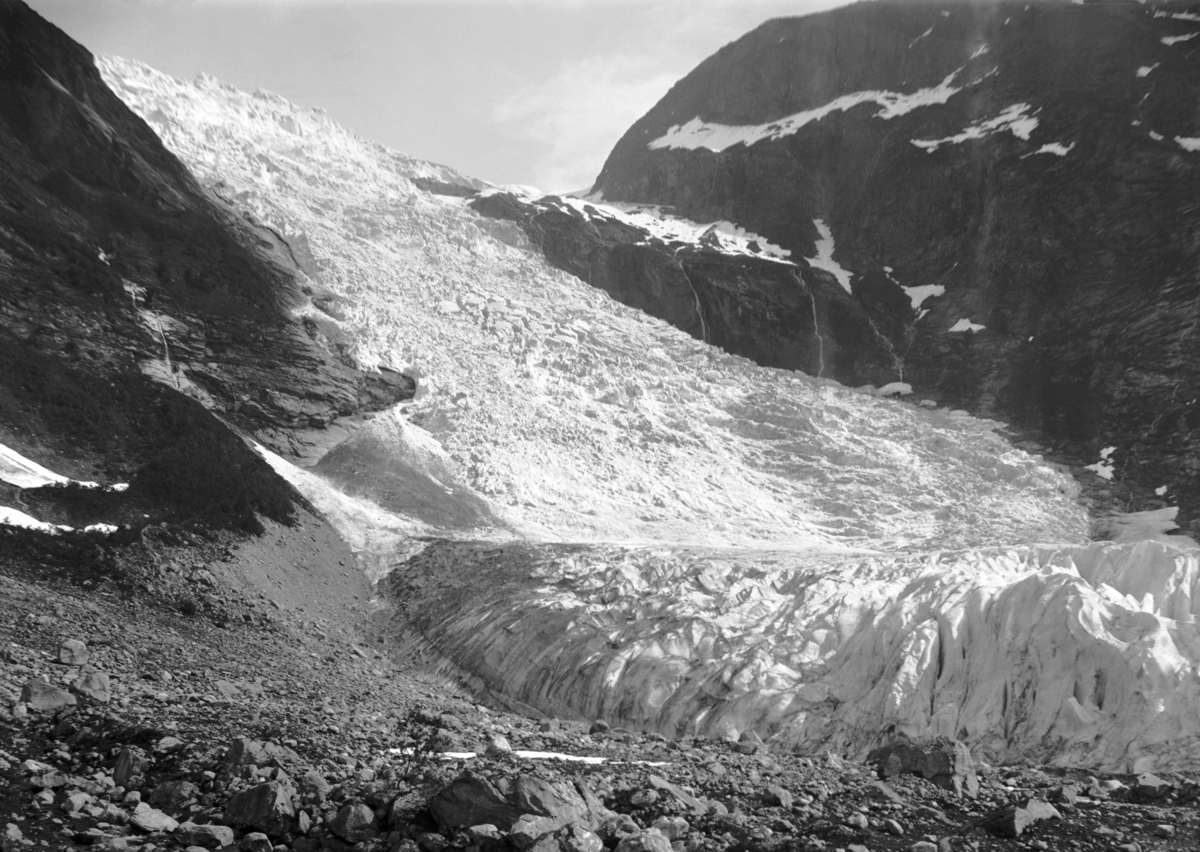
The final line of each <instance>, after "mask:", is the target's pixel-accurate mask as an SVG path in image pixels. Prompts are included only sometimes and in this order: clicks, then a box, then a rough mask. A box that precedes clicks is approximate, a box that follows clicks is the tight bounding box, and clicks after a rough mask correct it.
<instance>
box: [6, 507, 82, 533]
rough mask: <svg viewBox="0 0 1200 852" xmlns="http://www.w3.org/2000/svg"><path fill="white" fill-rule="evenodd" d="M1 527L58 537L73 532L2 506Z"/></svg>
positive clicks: (68, 528) (67, 528)
mask: <svg viewBox="0 0 1200 852" xmlns="http://www.w3.org/2000/svg"><path fill="white" fill-rule="evenodd" d="M0 526H6V527H21V528H22V529H27V530H35V531H36V532H43V533H48V534H49V535H58V534H59V533H60V532H71V528H70V527H64V526H60V525H58V524H48V523H46V522H45V521H39V520H38V519H37V518H35V517H33V516H32V515H27V514H25V513H24V512H20V511H18V510H16V509H11V508H9V507H8V506H0Z"/></svg>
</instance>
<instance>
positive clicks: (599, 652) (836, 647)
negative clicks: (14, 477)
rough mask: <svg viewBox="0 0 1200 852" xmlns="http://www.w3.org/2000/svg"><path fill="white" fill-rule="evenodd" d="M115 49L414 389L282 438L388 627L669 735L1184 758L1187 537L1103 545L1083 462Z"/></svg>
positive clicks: (456, 658)
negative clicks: (858, 381)
mask: <svg viewBox="0 0 1200 852" xmlns="http://www.w3.org/2000/svg"><path fill="white" fill-rule="evenodd" d="M98 64H99V67H100V69H101V72H102V74H103V75H104V77H105V79H106V81H107V82H108V83H109V85H111V86H112V87H113V89H114V90H115V91H116V92H117V94H118V95H120V96H121V97H122V98H124V99H125V100H126V102H127V103H128V104H129V105H130V106H131V107H132V108H133V109H134V110H135V111H137V112H139V113H140V114H141V115H142V117H143V118H145V119H146V120H147V122H149V124H150V125H151V126H152V127H153V128H154V129H155V130H156V131H157V132H158V133H159V134H160V136H161V137H162V139H163V140H164V142H165V143H166V145H167V146H168V147H169V148H170V149H171V150H173V151H174V152H175V153H176V154H177V155H178V156H179V157H180V158H181V159H182V160H183V161H184V162H185V163H187V164H188V166H189V167H190V168H191V169H192V170H193V171H194V172H195V173H196V174H197V176H198V177H199V178H200V180H201V181H202V182H203V183H204V184H205V185H207V186H210V187H211V188H213V189H214V191H215V192H217V193H218V194H220V195H221V196H223V197H224V198H226V199H227V200H228V201H229V202H231V203H232V204H234V205H235V206H236V207H237V209H239V210H240V211H242V212H244V213H246V214H248V215H252V216H253V217H255V218H257V219H258V220H260V221H261V222H263V223H264V224H267V225H269V226H271V227H273V228H274V229H275V230H276V231H278V232H279V233H281V234H284V235H286V236H287V237H288V239H289V241H290V243H291V244H292V247H293V249H294V251H295V252H296V253H297V255H298V257H297V260H298V261H301V262H300V266H301V268H303V269H304V270H305V271H306V272H307V274H308V275H310V276H311V277H312V279H313V280H312V281H310V282H309V283H311V284H312V285H313V287H312V290H313V298H312V303H311V304H309V305H304V306H301V307H300V308H298V313H299V315H303V316H304V317H305V318H306V323H308V324H309V326H310V328H311V329H312V330H313V333H314V334H320V335H323V336H324V338H325V339H326V340H327V341H328V342H329V345H330V348H331V349H332V348H335V347H336V348H340V349H343V350H344V351H345V352H346V353H347V354H349V355H351V356H353V357H354V358H356V359H357V360H358V361H359V362H360V363H362V364H364V365H367V366H387V367H391V368H394V369H397V370H401V371H403V372H405V373H407V374H408V375H410V376H412V377H413V378H415V379H416V380H417V385H418V388H417V398H416V399H415V400H414V401H413V402H412V403H411V404H407V405H404V406H401V407H400V408H399V409H396V410H394V411H391V412H388V413H387V414H385V415H383V416H380V417H378V418H376V419H375V420H372V421H370V422H368V423H366V424H364V425H362V426H361V428H360V429H359V430H358V432H357V433H356V434H355V435H354V436H353V437H352V438H350V439H349V440H348V441H347V442H346V443H345V444H343V445H341V446H340V447H338V448H337V449H335V450H334V451H332V452H331V453H329V454H328V455H327V456H326V458H324V459H322V460H321V461H320V462H318V463H317V464H316V465H315V466H314V467H312V468H311V469H309V470H301V469H299V468H297V467H295V466H294V465H292V464H291V463H290V462H289V461H288V460H286V459H283V458H280V457H278V456H276V455H273V454H272V453H270V451H269V450H268V449H264V450H263V452H264V454H265V455H267V456H268V458H269V459H270V460H271V462H272V464H273V465H275V467H276V469H277V470H279V471H280V472H281V473H283V474H284V475H286V476H287V477H288V478H289V479H290V480H291V481H292V482H294V483H295V484H296V485H297V487H299V488H300V489H301V491H302V492H303V493H305V494H306V495H307V496H309V498H310V499H312V500H313V502H314V504H315V505H317V506H318V507H320V508H321V509H322V511H325V512H326V513H327V514H328V515H329V516H330V518H331V520H333V522H334V523H335V524H337V525H338V526H339V528H340V529H341V531H342V532H343V533H344V534H345V535H346V537H347V540H349V541H351V542H352V543H353V544H354V545H355V546H356V547H357V548H358V549H359V550H360V552H361V553H362V555H363V557H364V567H365V568H366V569H367V570H369V571H371V572H372V573H385V572H387V571H389V570H390V571H391V573H390V575H389V576H388V577H387V579H386V580H385V581H384V584H385V585H384V586H382V587H381V588H387V589H388V590H389V591H390V593H391V597H392V599H393V601H394V602H395V605H396V607H397V608H398V612H400V614H401V615H402V616H403V618H402V619H400V620H398V622H397V625H396V632H397V639H398V641H403V642H407V643H408V646H409V647H411V648H412V649H415V650H416V651H419V652H420V653H421V654H424V655H426V656H427V658H428V659H429V661H430V662H431V663H433V664H435V665H439V666H443V667H445V668H446V670H447V671H452V672H453V673H454V674H455V675H456V676H458V677H461V678H463V679H464V680H465V681H467V682H468V683H470V684H472V685H473V686H474V687H475V688H477V689H479V690H480V691H481V692H489V693H491V694H492V695H494V696H495V697H496V699H497V700H501V701H505V702H509V703H511V704H513V705H514V706H527V707H531V708H534V709H539V710H542V711H545V712H555V713H562V714H569V715H576V716H580V715H581V716H599V715H603V716H606V717H608V718H609V719H610V720H613V721H616V720H619V721H621V722H625V723H628V724H632V725H638V726H646V727H655V728H659V729H662V730H664V731H672V732H673V731H678V730H702V731H706V732H711V733H716V734H722V735H729V734H732V733H734V732H738V731H742V730H745V729H747V728H754V729H756V730H758V731H759V732H760V733H762V734H763V735H764V736H766V735H770V736H774V737H775V738H777V739H778V740H780V741H781V742H785V743H790V744H793V745H796V746H798V747H802V748H806V749H817V748H826V747H835V748H838V749H844V750H848V751H853V752H862V751H863V750H864V749H866V748H867V747H868V746H869V745H871V744H872V743H873V742H874V741H875V740H876V739H877V738H878V737H879V736H880V735H881V734H882V733H883V732H884V731H885V730H887V729H888V728H889V727H891V726H895V727H896V728H898V729H901V730H905V731H909V732H913V733H922V732H936V733H946V734H950V735H955V736H960V737H963V738H965V739H966V740H967V741H968V742H969V743H970V744H971V745H972V746H973V747H975V748H977V749H980V750H981V751H982V752H983V754H984V755H986V756H988V757H990V758H992V759H1012V758H1014V757H1019V756H1025V755H1029V756H1035V757H1038V758H1040V759H1053V760H1057V761H1060V762H1063V763H1075V764H1082V765H1092V766H1105V767H1122V768H1123V767H1124V766H1125V765H1126V763H1128V762H1129V761H1132V760H1134V759H1138V758H1145V759H1146V760H1143V761H1142V762H1141V763H1140V764H1139V765H1146V763H1147V760H1148V761H1149V762H1151V763H1152V762H1154V761H1155V760H1157V761H1158V763H1159V765H1161V766H1176V765H1179V766H1182V765H1184V764H1188V763H1191V764H1192V765H1195V763H1196V761H1197V758H1198V757H1200V755H1198V754H1197V750H1196V742H1195V736H1196V732H1197V730H1200V718H1198V717H1197V712H1196V711H1195V709H1194V708H1195V707H1197V706H1200V703H1198V702H1197V698H1200V696H1197V695H1196V684H1197V683H1198V682H1200V681H1198V679H1197V678H1198V672H1200V668H1198V665H1200V658H1198V655H1200V650H1198V649H1197V640H1196V636H1195V630H1194V612H1195V609H1194V605H1193V601H1194V600H1195V598H1196V589H1195V585H1196V573H1197V567H1196V559H1197V556H1196V553H1197V551H1196V550H1195V549H1192V550H1184V549H1181V548H1180V547H1179V546H1177V545H1176V544H1173V543H1171V542H1170V541H1168V540H1163V541H1144V542H1140V543H1126V542H1122V543H1119V544H1117V543H1102V544H1092V545H1086V544H1084V543H1083V542H1084V541H1085V535H1086V528H1087V519H1086V514H1085V512H1084V510H1083V508H1082V507H1081V506H1080V505H1079V503H1078V501H1077V500H1076V494H1077V489H1076V487H1075V485H1074V483H1073V482H1072V481H1071V479H1070V478H1069V477H1068V476H1067V475H1066V474H1064V473H1063V472H1061V471H1059V470H1056V469H1055V468H1053V467H1051V466H1049V465H1046V464H1044V463H1043V462H1042V461H1041V460H1040V459H1038V458H1036V457H1032V456H1029V455H1028V454H1026V453H1023V452H1021V451H1019V450H1016V449H1014V448H1013V447H1012V446H1011V445H1010V444H1008V443H1007V442H1006V441H1005V440H1003V439H1002V438H1001V437H1000V436H998V435H997V434H996V433H995V431H994V425H995V424H990V423H987V422H983V421H979V420H975V419H973V418H970V417H967V416H965V415H963V414H961V413H960V412H946V411H926V410H921V409H917V408H914V407H912V406H908V405H905V404H903V403H900V402H896V401H891V400H883V399H878V398H875V397H872V396H869V395H867V394H864V393H858V392H854V391H851V390H849V389H847V388H844V387H841V386H840V385H837V384H835V383H833V382H830V381H826V380H818V379H813V378H811V377H808V376H804V375H801V374H792V373H787V372H783V371H778V370H768V369H762V368H759V367H756V366H754V365H753V364H751V363H750V362H748V361H746V360H745V359H741V358H737V357H733V356H730V355H727V354H726V353H724V352H722V351H720V350H717V349H714V348H713V347H711V346H707V345H705V344H703V343H701V342H699V341H696V340H693V339H692V338H690V337H688V336H687V335H686V334H684V333H682V332H680V331H678V330H676V329H674V328H671V327H669V326H667V325H665V324H664V323H662V322H660V321H658V320H655V319H653V318H650V317H647V316H645V315H642V314H640V313H638V312H637V311H634V310H632V309H629V308H626V307H624V306H622V305H620V304H617V303H616V302H613V301H612V300H611V299H609V298H608V296H607V295H606V294H604V293H602V292H600V291H597V290H595V289H592V288H590V287H588V286H587V285H586V284H583V283H582V282H580V281H578V280H576V279H574V278H572V277H570V276H567V275H565V274H563V273H560V272H558V271H556V270H554V269H552V268H551V267H549V265H548V264H546V263H545V262H544V260H543V259H542V258H541V257H540V256H539V255H537V254H535V253H532V252H530V251H529V250H528V242H527V241H525V240H523V238H522V235H521V234H520V233H518V232H517V231H516V230H515V229H513V228H512V227H511V225H510V223H504V222H497V221H493V220H487V219H484V218H482V217H480V216H478V215H476V214H475V213H474V212H473V211H472V210H471V209H470V208H469V207H467V206H466V205H465V204H464V203H463V202H462V199H461V198H457V197H446V196H439V195H435V194H432V193H431V192H427V191H425V190H423V189H421V188H420V187H421V186H425V187H433V188H434V189H437V188H439V187H442V188H444V187H446V186H449V185H457V186H460V187H476V188H478V187H479V186H481V183H480V182H479V181H475V180H473V179H471V178H468V177H466V176H464V175H461V174H459V173H457V172H455V171H454V170H453V169H448V168H446V167H442V166H437V165H434V164H430V163H425V162H423V161H420V160H415V159H413V158H409V157H406V156H404V155H402V154H398V153H396V152H393V151H389V150H388V149H386V148H383V147H382V146H379V145H374V144H371V143H368V142H365V141H363V140H361V139H359V138H358V137H356V136H354V135H353V134H351V133H349V132H347V131H346V130H344V129H343V128H340V127H339V126H338V125H336V124H335V123H334V122H332V121H331V120H329V119H328V118H327V117H326V116H325V115H324V114H322V113H320V112H317V111H312V110H305V109H300V108H298V107H295V106H293V105H292V104H289V103H288V102H287V101H285V100H283V99H282V98H279V97H277V96H274V95H268V94H263V93H259V94H255V95H250V94H245V93H242V92H239V91H237V90H235V89H233V88H231V87H228V86H225V85H222V84H220V83H217V82H216V81H214V80H212V79H211V78H202V79H200V80H199V81H197V83H195V84H188V83H183V82H181V81H179V80H175V79H173V78H171V77H168V76H166V75H163V74H160V73H158V72H156V71H154V70H152V69H150V68H147V67H146V66H144V65H141V64H139V63H136V62H130V61H127V60H121V59H116V58H112V57H106V58H102V59H100V60H99V61H98ZM180 367H181V369H182V370H183V371H184V372H185V374H186V371H187V368H188V365H186V364H182V365H180ZM1150 520H1155V522H1157V520H1156V519H1150ZM1143 525H1144V524H1143ZM430 538H433V539H435V541H434V543H432V544H426V543H425V542H427V541H428V540H429V539H430Z"/></svg>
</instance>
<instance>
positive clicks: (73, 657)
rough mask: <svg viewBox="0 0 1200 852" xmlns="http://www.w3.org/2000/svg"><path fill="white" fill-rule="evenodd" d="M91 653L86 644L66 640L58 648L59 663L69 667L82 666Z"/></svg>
mask: <svg viewBox="0 0 1200 852" xmlns="http://www.w3.org/2000/svg"><path fill="white" fill-rule="evenodd" d="M90 656H91V653H90V652H89V651H88V647H87V645H86V644H84V643H83V642H81V641H80V640H78V639H66V640H64V641H63V643H62V644H61V645H59V646H58V661H59V662H60V663H62V664H63V665H67V666H82V665H83V664H84V663H86V662H87V661H88V657H90Z"/></svg>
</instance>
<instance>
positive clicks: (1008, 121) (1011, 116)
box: [911, 104, 1038, 153]
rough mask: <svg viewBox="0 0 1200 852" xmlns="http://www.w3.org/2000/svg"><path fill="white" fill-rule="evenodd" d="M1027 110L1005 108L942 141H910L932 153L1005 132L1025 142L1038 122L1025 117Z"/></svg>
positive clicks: (1026, 107) (1016, 106)
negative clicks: (993, 116)
mask: <svg viewBox="0 0 1200 852" xmlns="http://www.w3.org/2000/svg"><path fill="white" fill-rule="evenodd" d="M1029 108H1030V107H1029V104H1013V105H1012V106H1009V107H1005V109H1004V110H1002V111H1001V112H1000V114H999V115H997V116H996V117H995V118H989V119H988V120H987V121H979V122H976V123H975V124H972V125H970V126H968V127H966V128H965V129H964V130H963V131H962V132H961V133H956V134H954V135H953V136H946V137H944V138H942V139H913V140H911V141H912V143H913V144H914V145H916V146H917V147H918V148H922V149H924V150H926V151H929V152H930V153H933V152H934V151H936V150H937V149H938V148H940V147H941V146H943V145H958V144H960V143H962V142H967V141H969V140H972V139H982V138H984V137H985V136H991V135H992V134H993V133H1003V132H1004V131H1006V130H1007V131H1009V132H1010V133H1012V135H1013V136H1016V137H1017V138H1018V139H1026V140H1027V139H1029V134H1031V133H1032V132H1033V131H1034V129H1035V128H1036V127H1037V126H1038V120H1037V119H1036V118H1034V117H1033V116H1031V115H1027V113H1028V112H1029Z"/></svg>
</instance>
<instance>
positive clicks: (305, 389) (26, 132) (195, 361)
mask: <svg viewBox="0 0 1200 852" xmlns="http://www.w3.org/2000/svg"><path fill="white" fill-rule="evenodd" d="M301 260H302V258H297V256H296V254H295V253H294V252H293V251H292V250H291V248H290V246H288V244H287V243H286V242H285V241H284V240H283V239H282V238H280V237H279V236H278V235H276V234H274V233H273V232H271V231H270V230H269V229H266V228H261V227H258V226H256V225H254V224H253V223H250V222H247V221H245V220H244V219H243V218H242V217H239V216H236V215H235V214H234V213H233V212H232V211H231V210H230V209H229V208H228V207H226V206H224V205H223V204H222V202H221V201H220V199H219V198H217V197H215V196H212V195H209V194H207V193H205V192H204V191H203V190H202V189H201V188H200V187H199V186H198V185H197V184H196V182H195V181H194V180H193V178H192V177H191V175H190V174H189V173H188V171H187V170H186V169H185V168H184V166H183V165H182V164H181V163H180V162H179V161H178V160H177V159H175V157H174V156H173V155H171V154H170V153H169V152H168V151H167V150H166V149H165V148H164V147H163V146H162V144H161V143H160V141H159V139H158V137H157V136H156V135H155V134H154V133H153V131H151V130H150V128H149V127H148V126H147V125H146V124H145V123H144V122H143V121H142V120H141V119H140V118H138V117H137V116H135V115H134V114H133V113H132V112H131V111H130V110H129V109H128V108H126V107H125V105H124V104H123V103H122V102H121V101H120V100H119V99H118V98H117V97H116V96H115V95H114V94H113V93H112V92H111V91H109V89H108V88H107V87H106V86H105V85H104V83H103V81H102V80H101V78H100V76H99V73H98V72H97V71H96V69H95V67H94V65H93V63H92V57H91V55H90V54H89V53H88V52H87V51H86V50H84V49H83V48H82V47H80V46H79V45H78V44H76V43H75V42H73V41H71V40H70V39H69V38H68V37H66V36H65V35H64V34H63V33H62V32H60V31H58V30H57V29H56V28H54V27H53V26H51V25H50V24H48V23H47V22H46V21H44V20H43V19H42V18H40V17H39V16H38V15H37V14H35V13H34V12H32V11H31V10H30V9H29V8H28V7H27V6H25V5H24V4H23V3H21V2H19V1H18V0H0V442H4V443H6V444H9V445H11V446H14V447H15V448H17V449H18V450H20V451H22V452H26V453H29V454H31V455H32V456H33V457H34V458H39V457H40V458H41V459H42V460H44V461H46V462H48V463H49V466H51V467H56V468H59V469H63V470H64V472H65V473H68V474H70V475H73V476H76V477H78V478H84V479H102V480H108V479H121V480H125V481H130V482H132V484H133V488H132V489H131V491H130V496H129V497H128V498H127V499H128V501H132V502H137V499H138V498H137V492H138V490H139V488H141V490H142V491H144V492H146V493H144V494H143V495H142V496H143V497H144V498H145V500H146V501H147V502H148V503H149V502H152V503H154V504H155V505H157V506H158V507H159V508H158V509H157V510H155V514H156V516H157V517H161V516H179V515H190V514H194V510H197V507H196V506H182V505H180V501H182V503H184V504H186V503H188V502H189V501H191V500H192V497H189V496H188V493H190V494H192V495H193V496H194V497H195V498H196V499H197V500H201V501H202V500H203V499H206V498H207V497H208V496H212V495H208V494H206V493H205V492H207V491H210V490H211V491H212V492H213V495H217V494H220V493H231V492H230V489H231V488H232V491H234V492H239V493H238V495H237V496H236V497H234V498H232V500H229V501H227V502H229V505H228V506H226V507H225V508H223V509H222V510H221V511H222V513H223V515H225V516H228V518H227V519H229V518H231V519H232V523H233V524H234V525H240V526H246V525H249V526H253V525H254V522H253V520H252V518H253V514H254V513H255V512H258V513H262V514H266V515H269V516H272V517H276V518H281V517H283V516H286V514H287V508H286V506H287V505H289V504H290V502H291V500H292V499H293V496H294V495H293V494H292V492H291V491H290V489H289V488H287V487H286V486H284V485H283V483H282V482H280V481H278V479H277V477H275V476H274V474H273V473H271V471H270V470H269V468H267V467H266V465H265V464H264V463H263V462H262V461H261V460H259V459H258V458H257V457H256V456H255V455H254V454H253V453H252V452H250V451H249V450H248V448H246V447H245V446H244V444H243V442H242V440H241V439H240V438H238V437H237V436H235V435H234V434H232V433H231V432H230V431H229V430H228V429H227V428H226V427H225V426H224V425H223V424H221V423H220V422H218V421H217V420H216V419H214V418H213V416H212V415H211V414H209V413H207V412H206V411H205V410H204V409H205V408H206V409H208V410H209V411H216V412H218V413H219V414H220V415H221V416H222V417H223V418H224V419H225V420H226V421H227V422H229V423H232V424H234V425H236V426H238V427H240V428H242V429H243V430H245V431H248V432H250V433H251V434H253V435H255V437H257V438H258V439H259V440H261V441H263V442H264V443H266V444H267V445H268V446H271V447H272V448H274V449H277V450H279V451H282V452H285V453H291V454H294V455H298V456H300V457H302V458H303V457H307V458H312V457H314V456H319V455H320V454H321V453H322V452H323V451H324V450H325V449H327V448H328V447H329V446H330V445H332V444H333V443H336V442H338V441H340V440H341V439H342V438H344V437H345V436H346V434H348V431H347V430H346V429H344V428H343V427H342V424H343V423H344V422H346V420H347V418H349V417H351V416H352V415H354V414H355V413H356V412H359V411H362V410H368V411H369V410H376V409H379V408H382V407H385V406H388V405H391V404H392V403H394V402H396V401H398V400H399V399H403V398H407V397H410V396H411V395H412V393H413V389H414V383H413V382H412V380H411V379H409V378H408V377H405V376H401V375H399V374H394V373H392V374H389V373H382V374H380V373H376V374H370V375H368V374H365V373H363V372H362V371H360V370H358V369H357V368H356V367H355V365H354V364H353V363H352V362H351V361H350V359H349V358H348V357H347V356H346V355H345V354H344V353H343V352H342V351H341V349H340V348H339V346H338V345H337V342H336V341H331V340H328V339H327V338H325V337H324V336H323V334H322V332H321V330H320V327H319V326H318V324H317V323H315V322H312V321H308V322H298V321H296V320H295V319H293V318H292V317H291V316H290V310H289V309H290V308H292V307H293V306H295V305H298V304H301V303H304V302H307V301H313V302H314V304H317V305H318V306H319V305H320V301H319V299H320V294H308V293H305V292H302V291H301V290H300V288H299V287H298V286H297V285H296V283H295V280H296V279H295V271H296V269H297V264H298V263H299V262H300V261H301ZM310 297H311V298H310ZM187 396H190V397H191V398H192V399H191V400H189V399H186V398H185V397H187ZM192 400H195V401H192ZM198 403H199V404H198ZM34 436H36V437H34ZM181 466H182V467H181ZM189 466H190V467H191V468H194V470H193V473H194V474H195V475H194V476H191V475H189V474H188V472H187V471H186V470H183V469H184V468H188V467H189ZM221 466H224V469H225V470H226V472H227V473H228V474H229V475H231V476H233V477H234V479H236V480H237V481H238V482H241V483H249V485H246V486H245V488H243V487H242V486H239V485H237V484H236V483H223V482H219V483H212V482H210V481H209V480H208V473H207V472H206V469H207V468H218V467H221ZM181 471H182V472H181ZM255 483H257V484H255ZM272 483H274V484H272ZM142 486H145V487H142ZM247 489H248V490H247ZM151 492H153V493H151ZM175 492H179V493H175ZM243 492H245V493H243ZM260 492H261V493H260ZM172 501H174V503H175V504H176V505H171V504H172ZM176 510H178V511H176ZM139 512H140V513H142V512H143V510H142V507H139Z"/></svg>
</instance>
